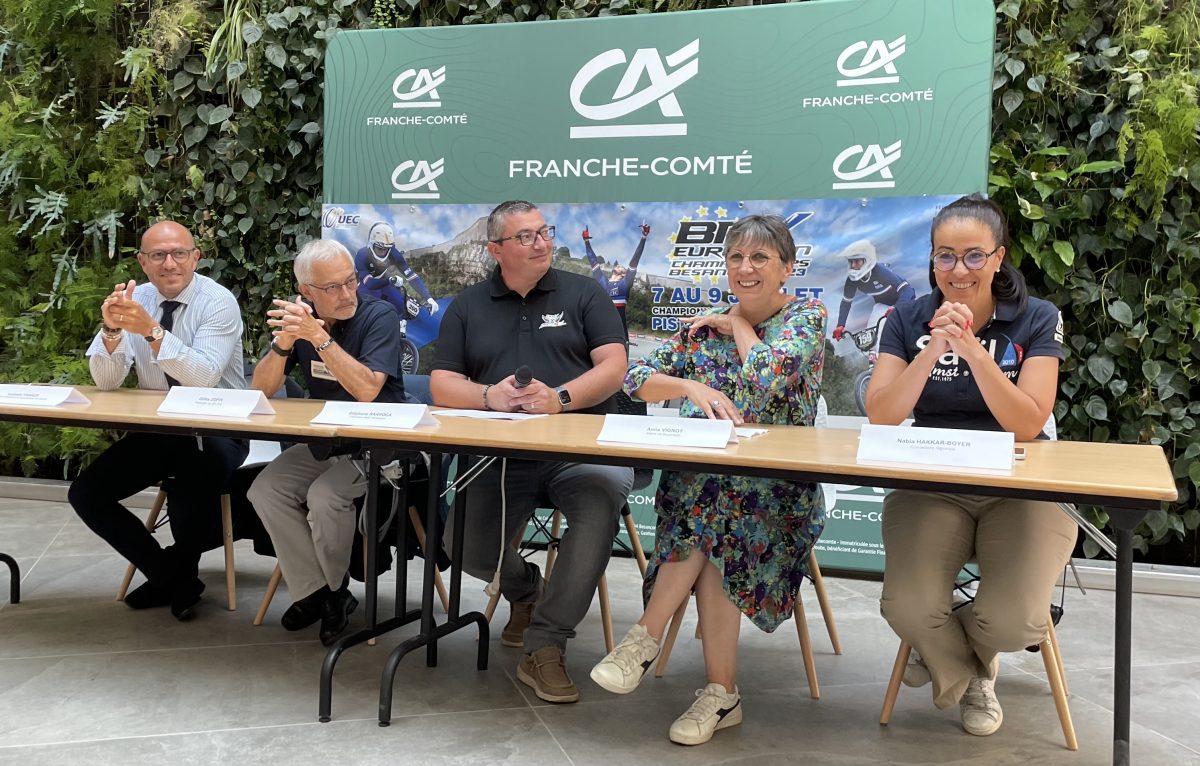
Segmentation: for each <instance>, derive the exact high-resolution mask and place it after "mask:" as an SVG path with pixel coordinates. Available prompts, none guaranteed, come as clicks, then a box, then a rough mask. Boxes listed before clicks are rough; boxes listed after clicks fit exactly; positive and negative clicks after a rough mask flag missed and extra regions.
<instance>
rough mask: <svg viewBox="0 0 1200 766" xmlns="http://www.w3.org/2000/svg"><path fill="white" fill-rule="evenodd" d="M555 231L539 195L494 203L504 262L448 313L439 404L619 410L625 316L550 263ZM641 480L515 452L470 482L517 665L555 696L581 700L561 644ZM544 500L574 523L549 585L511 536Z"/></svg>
mask: <svg viewBox="0 0 1200 766" xmlns="http://www.w3.org/2000/svg"><path fill="white" fill-rule="evenodd" d="M553 240H554V227H552V226H547V225H546V222H545V220H543V218H542V214H541V213H540V212H539V211H538V209H537V208H536V207H534V206H533V205H531V204H530V203H528V202H522V201H514V202H505V203H503V204H501V205H499V206H498V207H497V208H496V209H495V210H493V211H492V214H491V216H489V218H488V246H487V247H488V252H489V253H491V254H492V257H493V258H495V259H496V263H497V266H496V269H495V270H494V271H493V272H492V276H491V278H490V279H487V280H484V281H483V282H479V283H478V284H475V285H472V286H471V287H469V288H467V289H466V290H464V291H463V292H462V293H460V294H459V295H458V297H456V298H455V299H454V302H453V303H452V304H450V308H449V309H448V310H447V312H446V316H445V317H444V318H443V319H442V325H441V333H440V335H439V336H438V344H437V358H436V359H435V360H434V363H433V374H432V377H431V381H430V384H431V388H432V391H433V399H434V402H435V403H437V404H439V405H443V406H448V407H458V408H473V409H485V410H500V411H503V412H527V413H537V414H547V415H557V414H559V413H561V412H588V413H597V414H598V413H605V412H615V411H616V408H615V406H614V405H613V403H612V401H611V398H612V395H613V394H614V393H616V392H617V391H618V390H619V389H620V387H621V382H622V380H623V379H624V376H625V370H626V369H627V367H628V366H629V364H628V355H627V354H626V351H625V331H624V328H623V327H622V325H621V317H620V316H619V315H618V314H617V310H616V308H614V306H613V304H612V300H611V299H610V298H609V297H608V294H607V293H606V292H605V291H604V290H603V289H601V287H600V286H599V285H598V284H596V282H595V280H593V279H591V278H590V277H587V276H583V275H580V274H572V273H569V272H565V271H558V270H557V269H552V268H550V264H551V261H552V259H553V257H554V246H553ZM522 366H527V367H528V368H529V370H530V371H531V372H532V374H533V379H532V380H531V381H530V382H529V383H528V385H525V386H523V387H519V386H518V383H517V380H516V376H515V374H514V373H515V372H516V370H517V368H518V367H522ZM502 472H503V476H504V482H503V486H501V475H502ZM632 485H633V471H632V470H631V469H629V468H617V467H612V466H596V465H579V464H574V463H564V462H536V461H529V460H507V461H504V464H503V465H502V463H501V461H497V463H495V464H493V465H492V467H491V468H489V469H488V470H487V471H485V472H484V473H483V475H481V476H480V477H479V478H477V479H476V480H475V481H474V482H473V483H472V484H471V488H470V490H469V491H468V492H467V508H466V520H465V525H466V535H465V541H466V542H465V545H464V552H463V566H464V568H465V569H466V571H467V572H469V573H470V574H472V575H474V576H475V577H479V578H481V579H484V580H494V579H495V577H496V576H497V575H498V577H499V587H500V592H502V593H503V594H504V596H505V598H507V599H508V600H509V602H510V604H511V607H512V615H511V617H510V619H509V622H508V625H506V626H505V628H504V631H503V632H502V633H501V641H502V643H503V644H504V645H505V646H514V647H517V646H523V647H524V649H525V655H524V657H523V658H522V659H521V662H520V664H519V665H518V666H517V678H519V679H520V680H521V681H522V682H523V683H525V684H527V685H529V686H531V687H533V689H534V692H535V693H536V694H537V696H538V697H540V698H541V699H543V700H546V701H548V702H574V701H576V700H577V699H579V691H578V690H577V689H576V688H575V684H574V683H573V682H572V681H571V678H570V677H569V676H568V675H567V672H566V668H565V667H564V664H563V654H564V652H565V650H566V645H567V640H568V639H570V638H573V637H574V636H575V626H576V625H578V624H579V622H580V621H581V620H582V619H583V617H584V615H585V614H587V610H588V607H589V606H590V605H591V603H592V594H593V593H595V592H596V584H597V583H598V582H599V580H600V575H602V574H603V573H604V568H605V567H606V566H607V565H608V559H609V554H610V553H611V551H612V538H613V534H614V532H615V530H616V523H617V516H618V515H619V513H620V509H621V506H622V505H623V504H624V503H625V498H626V496H627V495H628V494H629V490H630V488H631V487H632ZM501 493H503V495H504V502H505V504H506V514H505V519H504V521H503V524H502V522H501V513H500V507H501ZM539 506H552V507H555V508H558V509H559V510H560V511H562V513H563V516H564V517H566V520H567V525H568V528H567V531H566V533H565V534H564V535H563V539H562V543H561V544H560V546H559V556H558V560H557V563H556V564H555V567H554V577H553V578H552V579H551V580H550V582H549V583H547V584H546V585H545V589H544V592H542V591H543V587H542V586H543V582H542V576H541V572H540V571H539V569H538V567H537V566H536V565H534V564H531V563H529V562H526V561H525V560H524V559H522V558H521V556H519V555H518V554H517V552H516V551H515V550H514V549H513V548H512V547H511V546H510V545H509V543H511V541H512V540H513V539H514V538H515V537H516V535H517V534H519V533H520V532H521V531H522V530H524V529H525V525H526V523H527V522H528V520H529V516H530V514H532V513H533V510H534V509H535V508H537V507H539ZM502 527H503V529H502ZM501 552H503V553H502V554H501ZM498 558H499V559H500V561H499V564H497V559H498Z"/></svg>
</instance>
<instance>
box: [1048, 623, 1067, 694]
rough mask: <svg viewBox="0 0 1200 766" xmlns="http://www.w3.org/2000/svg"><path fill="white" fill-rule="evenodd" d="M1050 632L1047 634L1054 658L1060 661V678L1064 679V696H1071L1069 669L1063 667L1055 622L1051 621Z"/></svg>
mask: <svg viewBox="0 0 1200 766" xmlns="http://www.w3.org/2000/svg"><path fill="white" fill-rule="evenodd" d="M1049 625H1050V630H1049V631H1048V632H1047V634H1046V635H1047V637H1048V638H1049V639H1050V645H1051V646H1053V647H1054V658H1055V659H1056V660H1058V677H1059V678H1061V679H1062V685H1063V694H1066V695H1068V696H1070V694H1071V687H1070V686H1068V685H1067V669H1066V668H1064V667H1063V658H1062V649H1059V648H1058V631H1056V630H1055V629H1054V620H1053V619H1051V620H1050V623H1049Z"/></svg>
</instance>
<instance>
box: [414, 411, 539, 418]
mask: <svg viewBox="0 0 1200 766" xmlns="http://www.w3.org/2000/svg"><path fill="white" fill-rule="evenodd" d="M433 414H434V415H436V416H437V417H439V418H440V417H442V416H445V417H448V418H476V419H478V420H529V419H530V418H544V417H546V416H545V414H536V413H528V412H496V411H495V410H438V411H437V412H435V413H433Z"/></svg>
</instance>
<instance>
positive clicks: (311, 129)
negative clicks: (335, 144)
mask: <svg viewBox="0 0 1200 766" xmlns="http://www.w3.org/2000/svg"><path fill="white" fill-rule="evenodd" d="M300 132H301V133H320V132H321V126H320V125H319V124H318V123H315V122H306V123H304V127H302V128H300Z"/></svg>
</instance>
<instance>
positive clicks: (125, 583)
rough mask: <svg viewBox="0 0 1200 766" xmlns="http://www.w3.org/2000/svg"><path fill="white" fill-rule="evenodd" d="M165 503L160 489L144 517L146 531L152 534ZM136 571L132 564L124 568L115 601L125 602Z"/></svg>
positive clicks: (165, 498) (165, 497)
mask: <svg viewBox="0 0 1200 766" xmlns="http://www.w3.org/2000/svg"><path fill="white" fill-rule="evenodd" d="M166 502H167V492H166V490H164V489H161V488H160V489H159V490H158V494H157V495H155V496H154V502H153V503H151V504H150V514H149V515H148V516H146V531H148V532H151V533H153V532H154V525H155V524H157V523H158V517H159V515H160V514H161V513H162V509H163V506H164V505H165V504H166ZM136 571H137V568H136V567H134V566H133V564H130V565H129V566H128V567H126V568H125V579H123V580H121V587H119V588H117V601H124V600H125V594H126V592H128V591H129V586H130V584H131V583H132V582H133V574H134V572H136Z"/></svg>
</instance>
